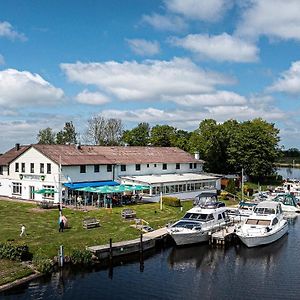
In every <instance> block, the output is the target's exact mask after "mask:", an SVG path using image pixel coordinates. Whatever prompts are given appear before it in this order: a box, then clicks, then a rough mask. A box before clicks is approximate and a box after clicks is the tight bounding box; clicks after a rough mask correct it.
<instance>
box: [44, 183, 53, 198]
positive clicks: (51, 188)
mask: <svg viewBox="0 0 300 300" xmlns="http://www.w3.org/2000/svg"><path fill="white" fill-rule="evenodd" d="M43 189H45V190H53V191H54V186H53V185H43ZM43 195H44V198H47V199H54V193H45V194H43Z"/></svg>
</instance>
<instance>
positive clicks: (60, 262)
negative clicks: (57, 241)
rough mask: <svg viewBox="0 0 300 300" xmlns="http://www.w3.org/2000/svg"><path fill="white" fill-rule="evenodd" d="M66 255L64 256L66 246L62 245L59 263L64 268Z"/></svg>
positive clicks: (59, 252)
mask: <svg viewBox="0 0 300 300" xmlns="http://www.w3.org/2000/svg"><path fill="white" fill-rule="evenodd" d="M64 261H65V256H64V246H63V245H60V247H59V250H58V265H59V266H60V267H61V268H62V267H63V266H64Z"/></svg>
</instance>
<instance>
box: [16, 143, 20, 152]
mask: <svg viewBox="0 0 300 300" xmlns="http://www.w3.org/2000/svg"><path fill="white" fill-rule="evenodd" d="M16 150H17V151H19V150H20V144H19V143H17V144H16Z"/></svg>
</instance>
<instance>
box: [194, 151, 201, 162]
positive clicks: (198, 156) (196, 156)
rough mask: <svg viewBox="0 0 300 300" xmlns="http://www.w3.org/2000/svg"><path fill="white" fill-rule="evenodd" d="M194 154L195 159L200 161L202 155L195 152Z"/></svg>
mask: <svg viewBox="0 0 300 300" xmlns="http://www.w3.org/2000/svg"><path fill="white" fill-rule="evenodd" d="M194 154H195V159H198V160H199V159H200V154H199V152H195V153H194Z"/></svg>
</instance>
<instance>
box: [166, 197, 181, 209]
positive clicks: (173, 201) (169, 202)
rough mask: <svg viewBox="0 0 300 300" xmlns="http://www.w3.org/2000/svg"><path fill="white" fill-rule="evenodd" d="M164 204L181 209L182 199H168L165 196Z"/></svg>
mask: <svg viewBox="0 0 300 300" xmlns="http://www.w3.org/2000/svg"><path fill="white" fill-rule="evenodd" d="M162 201H163V204H165V205H169V206H174V207H180V206H181V203H180V199H179V198H177V197H168V196H163V197H162Z"/></svg>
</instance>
